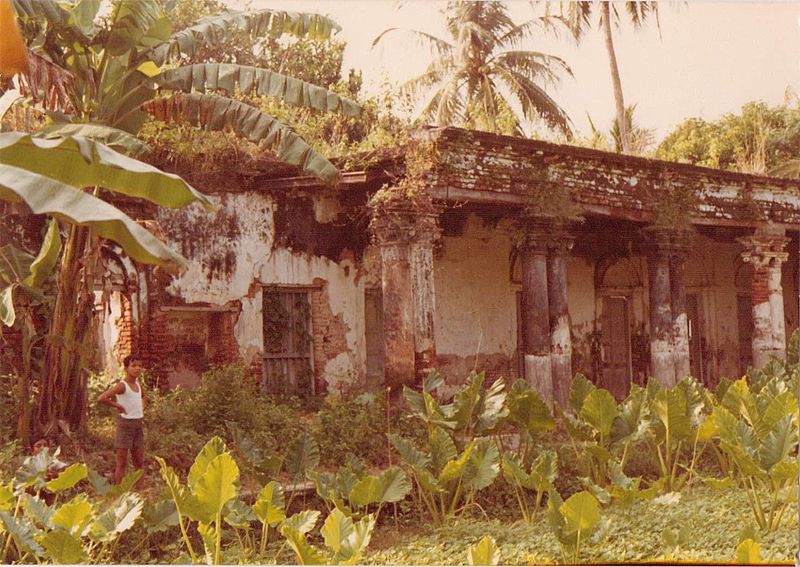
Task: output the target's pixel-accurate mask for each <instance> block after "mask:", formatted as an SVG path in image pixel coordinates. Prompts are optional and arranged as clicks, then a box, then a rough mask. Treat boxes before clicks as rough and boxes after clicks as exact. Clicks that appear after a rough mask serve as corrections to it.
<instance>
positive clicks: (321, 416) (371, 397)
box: [314, 393, 388, 465]
mask: <svg viewBox="0 0 800 567" xmlns="http://www.w3.org/2000/svg"><path fill="white" fill-rule="evenodd" d="M316 419H317V423H316V425H315V427H314V437H315V438H316V440H317V442H318V443H319V446H320V460H321V462H322V463H323V464H324V465H336V464H340V463H342V462H344V460H345V457H346V456H347V454H348V453H353V454H354V455H356V456H358V457H359V458H360V459H362V460H364V461H367V462H369V463H378V462H381V461H383V460H385V456H386V452H387V449H388V447H387V445H386V443H385V442H381V440H383V439H385V438H386V428H387V422H386V399H385V398H384V397H383V395H382V394H372V393H364V394H361V395H359V396H357V397H355V398H351V399H347V398H344V397H341V396H335V395H330V396H328V397H327V398H325V403H324V404H323V405H322V408H321V409H320V410H319V412H318V413H317V416H316Z"/></svg>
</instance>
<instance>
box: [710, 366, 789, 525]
mask: <svg viewBox="0 0 800 567" xmlns="http://www.w3.org/2000/svg"><path fill="white" fill-rule="evenodd" d="M713 417H714V423H715V424H716V431H717V434H718V436H719V443H720V447H721V449H722V451H724V452H725V453H726V454H727V455H728V457H729V459H730V461H731V463H732V464H733V469H734V473H735V478H736V480H737V482H738V483H739V486H741V487H742V488H744V489H745V490H746V491H747V495H748V500H749V504H750V508H751V510H752V513H753V517H754V519H755V521H756V523H757V524H758V526H759V527H760V528H761V529H763V530H768V531H773V530H776V529H777V528H778V526H779V525H780V522H781V519H782V517H783V513H784V512H785V510H786V508H787V506H788V505H789V503H790V502H792V501H797V478H798V465H797V454H796V452H797V441H798V424H797V422H798V407H797V398H796V397H795V395H794V392H793V391H790V390H789V389H788V388H787V387H786V382H785V381H784V379H783V377H781V376H775V377H774V378H773V379H772V380H771V381H768V382H766V383H765V384H764V385H763V387H762V388H761V390H760V391H759V392H758V394H753V393H752V392H751V391H750V388H749V386H748V383H747V379H746V377H743V378H742V379H740V380H737V381H736V382H734V383H733V384H732V385H731V386H730V387H729V388H728V390H727V391H726V393H725V396H724V397H723V400H722V403H721V404H720V405H719V406H717V407H715V408H714V413H713ZM765 495H766V500H764V498H765Z"/></svg>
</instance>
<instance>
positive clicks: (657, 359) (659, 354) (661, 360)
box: [650, 340, 678, 388]
mask: <svg viewBox="0 0 800 567" xmlns="http://www.w3.org/2000/svg"><path fill="white" fill-rule="evenodd" d="M650 365H651V367H652V368H651V371H652V375H653V378H655V379H656V380H657V381H658V383H659V384H661V385H662V386H664V387H666V388H671V387H673V386H674V385H675V384H677V383H678V382H677V380H676V379H675V364H674V355H673V353H672V351H671V350H670V348H669V343H668V342H667V341H665V340H664V341H652V342H651V343H650Z"/></svg>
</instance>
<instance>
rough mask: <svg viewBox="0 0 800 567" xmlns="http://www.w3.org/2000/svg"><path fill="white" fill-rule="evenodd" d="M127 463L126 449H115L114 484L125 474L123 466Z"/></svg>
mask: <svg viewBox="0 0 800 567" xmlns="http://www.w3.org/2000/svg"><path fill="white" fill-rule="evenodd" d="M127 464H128V450H127V449H117V468H116V470H115V471H114V484H119V483H120V482H122V478H123V477H124V476H125V466H126V465H127Z"/></svg>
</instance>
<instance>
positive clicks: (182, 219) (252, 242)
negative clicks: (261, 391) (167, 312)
mask: <svg viewBox="0 0 800 567" xmlns="http://www.w3.org/2000/svg"><path fill="white" fill-rule="evenodd" d="M212 201H213V202H214V204H215V205H217V206H218V207H219V208H218V210H217V211H216V212H208V211H205V210H204V209H202V208H200V207H198V206H192V207H187V208H185V209H181V210H177V211H164V210H162V211H159V216H158V221H159V224H160V225H161V226H162V227H164V229H165V233H166V237H167V240H168V244H169V245H171V246H174V247H175V248H177V249H178V250H180V251H181V252H182V253H183V254H184V255H185V256H186V257H187V259H188V268H187V270H186V271H185V272H184V273H183V274H181V275H180V276H179V277H176V278H175V279H174V280H173V282H172V284H171V285H170V286H169V287H168V289H167V292H168V293H169V294H170V295H172V296H174V297H175V298H177V299H179V300H180V301H181V302H184V303H187V304H191V303H208V304H211V305H219V306H222V305H225V304H228V303H229V302H232V301H235V300H239V301H241V305H242V308H241V313H240V315H239V318H238V321H237V323H236V326H235V329H234V334H235V337H236V340H237V342H238V344H239V352H240V354H241V356H242V357H243V358H244V359H245V360H248V361H252V360H253V359H255V358H256V357H258V356H260V355H261V353H262V352H263V330H262V328H263V320H262V293H261V286H262V285H269V284H277V285H298V286H312V285H314V281H315V279H319V280H323V281H325V282H327V284H328V286H327V292H328V296H329V300H330V308H331V311H332V313H333V314H334V315H335V316H336V315H339V316H341V318H342V320H343V322H344V326H345V330H346V338H347V352H346V353H339V355H337V356H336V357H334V358H332V359H331V360H330V361H329V364H328V365H327V366H326V368H324V369H322V371H323V372H324V373H329V374H331V376H332V378H333V379H341V376H342V375H356V376H359V377H361V376H363V375H364V373H365V363H364V359H365V355H364V349H365V346H364V322H363V312H364V299H363V297H364V282H363V281H358V278H357V277H356V276H357V269H356V266H355V264H354V262H353V260H352V259H350V258H345V259H343V260H340V261H339V262H335V261H332V260H330V259H328V258H323V257H318V256H310V255H308V254H297V253H294V252H293V251H292V250H288V249H285V248H276V249H273V243H274V240H275V228H274V222H273V213H274V210H275V202H274V200H273V199H272V198H271V197H270V196H267V195H263V194H260V193H255V192H245V193H235V194H233V193H230V194H222V195H219V196H213V197H212ZM336 206H338V204H337V203H335V202H334V203H331V202H330V201H315V202H314V214H315V217H317V220H319V221H324V220H329V219H330V218H334V217H335V211H330V210H328V209H330V208H334V207H336ZM220 216H221V217H222V218H224V219H226V220H225V221H224V222H220V221H219V220H217V221H215V222H212V220H211V219H214V218H218V217H220ZM212 225H213V226H212ZM187 227H192V228H191V229H188V230H187V229H186V228H187ZM182 228H183V230H181V229H182ZM220 228H224V229H226V230H227V231H228V234H227V235H226V234H225V233H224V232H220V230H219V229H220ZM175 229H177V230H175ZM220 258H228V259H229V260H226V261H222V260H220ZM220 265H222V266H224V268H225V269H220V268H219V266H220ZM312 332H313V330H312ZM342 354H344V355H345V357H344V358H346V360H344V358H343V357H342ZM317 371H319V369H317ZM334 375H335V376H334Z"/></svg>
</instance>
